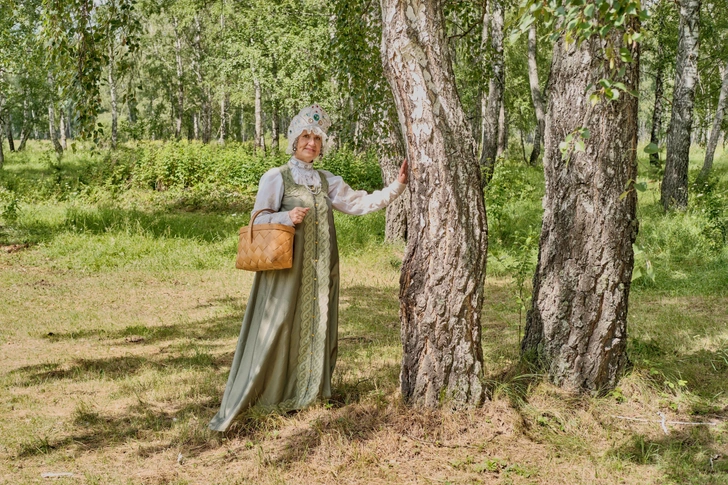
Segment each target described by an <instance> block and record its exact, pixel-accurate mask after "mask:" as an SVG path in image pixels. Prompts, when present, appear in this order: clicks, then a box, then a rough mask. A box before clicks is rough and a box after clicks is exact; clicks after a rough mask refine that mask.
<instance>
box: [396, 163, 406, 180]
mask: <svg viewBox="0 0 728 485" xmlns="http://www.w3.org/2000/svg"><path fill="white" fill-rule="evenodd" d="M397 182H399V183H400V184H406V183H407V159H406V158H405V159H404V162H402V166H401V167H399V175H398V176H397Z"/></svg>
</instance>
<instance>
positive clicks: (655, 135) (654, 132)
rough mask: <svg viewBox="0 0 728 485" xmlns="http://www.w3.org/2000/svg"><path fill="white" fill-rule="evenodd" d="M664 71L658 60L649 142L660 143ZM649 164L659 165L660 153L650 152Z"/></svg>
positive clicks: (657, 144)
mask: <svg viewBox="0 0 728 485" xmlns="http://www.w3.org/2000/svg"><path fill="white" fill-rule="evenodd" d="M664 73H665V68H664V65H663V64H662V63H661V62H660V64H659V65H658V66H657V74H656V76H655V107H654V108H653V110H652V129H651V130H650V143H654V144H655V146H659V144H660V131H661V130H662V90H663V88H662V78H663V75H664ZM650 165H652V166H654V167H660V165H661V163H660V154H659V153H658V152H655V153H650Z"/></svg>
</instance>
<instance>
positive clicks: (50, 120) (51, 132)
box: [48, 101, 63, 156]
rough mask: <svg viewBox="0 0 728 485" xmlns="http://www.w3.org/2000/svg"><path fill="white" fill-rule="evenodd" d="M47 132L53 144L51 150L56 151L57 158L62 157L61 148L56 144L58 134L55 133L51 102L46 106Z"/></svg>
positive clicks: (53, 108) (54, 118)
mask: <svg viewBox="0 0 728 485" xmlns="http://www.w3.org/2000/svg"><path fill="white" fill-rule="evenodd" d="M48 132H49V135H50V138H51V143H52V144H53V149H54V150H55V151H56V153H57V154H58V156H61V155H63V147H62V146H61V144H60V143H59V142H58V133H57V132H56V108H55V107H54V106H53V102H52V101H51V103H50V104H49V105H48Z"/></svg>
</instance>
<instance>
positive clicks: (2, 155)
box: [0, 118, 5, 170]
mask: <svg viewBox="0 0 728 485" xmlns="http://www.w3.org/2000/svg"><path fill="white" fill-rule="evenodd" d="M2 129H3V120H2V118H0V133H2ZM4 165H5V152H3V139H2V137H0V170H2V168H3V166H4Z"/></svg>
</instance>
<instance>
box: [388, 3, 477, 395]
mask: <svg viewBox="0 0 728 485" xmlns="http://www.w3.org/2000/svg"><path fill="white" fill-rule="evenodd" d="M381 7H382V19H383V22H382V57H383V59H382V60H383V64H384V72H385V74H386V77H387V80H388V81H389V84H390V86H391V88H392V91H393V94H394V99H395V103H396V106H397V112H398V114H399V120H400V123H401V124H402V132H403V133H405V134H406V142H407V153H408V159H409V161H410V163H411V174H412V177H411V179H410V182H409V190H410V195H411V196H412V201H411V209H412V214H411V218H410V220H409V227H408V231H407V238H408V240H407V241H408V242H407V250H406V254H405V258H404V262H403V264H402V275H401V279H400V317H401V324H402V330H401V332H402V345H403V356H402V371H401V374H400V381H401V386H402V396H403V398H404V400H405V402H407V403H410V404H421V405H425V406H429V407H435V406H439V405H441V404H444V402H447V403H448V404H450V403H452V405H454V406H455V407H467V406H474V405H478V404H480V403H481V402H482V401H483V399H484V394H485V391H484V388H483V384H482V381H481V379H482V374H483V354H482V352H483V351H482V346H481V327H480V313H481V310H482V306H483V279H484V277H485V262H486V253H487V242H488V232H487V231H488V226H487V224H486V217H485V207H484V204H483V193H482V190H481V187H480V177H479V167H478V164H477V155H476V152H475V140H474V139H473V137H472V134H471V132H470V130H469V129H468V124H467V120H466V119H465V113H464V112H463V109H462V105H461V103H460V99H459V97H458V94H457V89H456V87H455V76H454V74H453V70H452V64H451V61H450V53H449V48H448V45H447V41H446V40H445V34H444V28H445V19H444V16H443V12H442V2H441V0H425V1H418V0H381Z"/></svg>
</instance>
